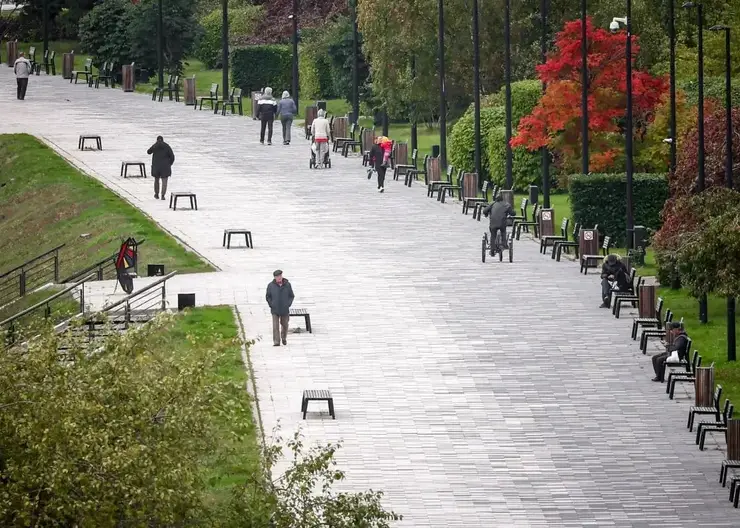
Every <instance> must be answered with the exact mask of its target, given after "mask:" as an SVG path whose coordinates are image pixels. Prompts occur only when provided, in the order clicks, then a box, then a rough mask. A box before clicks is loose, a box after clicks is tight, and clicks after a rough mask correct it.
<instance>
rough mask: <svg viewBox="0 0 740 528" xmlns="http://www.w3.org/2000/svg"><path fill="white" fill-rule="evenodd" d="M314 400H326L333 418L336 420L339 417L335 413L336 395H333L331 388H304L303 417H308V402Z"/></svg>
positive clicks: (302, 400)
mask: <svg viewBox="0 0 740 528" xmlns="http://www.w3.org/2000/svg"><path fill="white" fill-rule="evenodd" d="M312 401H325V402H326V403H327V404H328V405H329V415H330V416H331V417H332V420H336V419H337V417H336V415H335V414H334V397H333V396H332V395H331V391H329V390H304V391H303V398H302V399H301V412H302V413H303V419H304V420H305V419H306V413H307V412H308V402H312Z"/></svg>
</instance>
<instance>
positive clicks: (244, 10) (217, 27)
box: [195, 5, 263, 69]
mask: <svg viewBox="0 0 740 528" xmlns="http://www.w3.org/2000/svg"><path fill="white" fill-rule="evenodd" d="M262 12H263V8H262V6H253V5H244V6H240V7H236V8H229V42H230V43H231V44H232V45H233V44H234V43H235V42H237V41H239V40H243V39H246V38H248V37H250V36H252V33H253V32H254V28H255V27H256V25H257V20H258V19H259V17H260V16H261V15H262ZM222 20H223V18H222V12H221V8H218V9H214V10H213V11H211V12H210V13H208V14H207V15H205V16H204V17H202V18H201V19H200V26H201V28H203V32H202V34H201V36H200V38H199V39H198V43H197V45H196V47H195V56H196V58H197V59H198V60H200V61H201V62H203V64H204V65H205V67H206V68H209V69H214V68H220V67H221V65H222V62H223V61H222V57H223V55H222V49H223V47H222V42H221V34H222V32H223V24H222V23H221V22H222Z"/></svg>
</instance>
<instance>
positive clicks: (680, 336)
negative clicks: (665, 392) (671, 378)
mask: <svg viewBox="0 0 740 528" xmlns="http://www.w3.org/2000/svg"><path fill="white" fill-rule="evenodd" d="M668 331H669V332H673V342H672V343H671V346H669V347H666V351H665V352H663V353H661V354H656V355H654V356H653V358H652V359H653V370H654V371H655V377H654V378H653V381H659V382H661V383H662V382H663V379H664V378H665V363H666V360H667V359H668V358H669V357H670V355H671V353H673V352H678V358H679V359H688V357H689V350H688V345H689V336H687V335H686V332H685V331H684V329H683V326H682V325H681V323H671V324H670V326H669V327H668Z"/></svg>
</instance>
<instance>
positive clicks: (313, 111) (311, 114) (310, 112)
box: [303, 106, 319, 139]
mask: <svg viewBox="0 0 740 528" xmlns="http://www.w3.org/2000/svg"><path fill="white" fill-rule="evenodd" d="M318 113H319V109H318V107H316V106H307V107H306V114H305V115H306V118H305V120H304V121H303V127H304V129H305V133H306V139H311V125H313V120H314V119H316V116H317V115H318Z"/></svg>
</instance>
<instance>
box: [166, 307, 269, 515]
mask: <svg viewBox="0 0 740 528" xmlns="http://www.w3.org/2000/svg"><path fill="white" fill-rule="evenodd" d="M238 335H239V332H238V330H237V323H236V321H235V318H234V313H233V311H232V309H231V307H228V306H216V307H208V308H196V309H193V310H188V311H186V312H185V315H184V316H183V317H180V318H178V319H176V323H175V325H174V326H173V327H172V329H171V330H169V332H168V335H167V338H166V339H165V340H164V342H163V344H164V345H165V346H168V347H169V348H170V350H173V351H174V352H175V353H177V354H188V353H192V351H193V347H203V349H204V350H205V349H206V348H208V347H212V346H213V344H214V342H216V340H218V339H226V340H233V339H235V338H237V337H238ZM188 336H190V339H188ZM228 352H229V353H228V354H227V355H226V357H225V358H224V359H223V360H222V361H221V363H220V364H218V365H217V367H216V369H215V370H214V372H213V376H214V379H219V380H220V381H229V382H233V383H235V384H238V385H240V386H242V387H244V391H243V395H244V399H245V401H247V400H249V395H248V394H247V391H246V386H247V385H246V384H247V382H248V375H247V371H246V367H245V366H244V363H243V362H242V356H241V348H240V346H239V345H238V343H237V342H235V343H234V344H233V346H229V348H228ZM249 409H250V413H249V414H250V415H249V416H248V422H249V423H250V424H251V426H250V427H249V430H248V431H246V434H244V436H243V438H244V440H243V441H241V442H239V441H238V440H236V438H237V433H239V432H240V431H235V430H234V428H233V427H232V424H230V423H228V422H225V421H224V420H223V419H220V418H219V417H218V416H217V415H215V414H214V417H213V426H214V427H216V428H218V429H219V430H220V433H219V434H220V436H221V437H222V438H223V445H224V447H225V448H226V449H225V450H224V452H223V453H213V454H212V456H209V457H208V458H207V459H206V460H205V461H204V470H205V471H206V478H207V480H208V483H209V490H210V494H211V497H212V500H213V501H215V502H216V503H219V502H225V501H228V499H229V498H230V494H231V490H232V488H233V487H234V486H236V485H237V484H239V483H243V482H245V481H246V480H247V477H248V476H249V475H252V474H256V473H257V472H258V471H259V468H260V463H261V458H260V457H261V453H260V446H259V441H258V429H257V426H256V425H255V422H254V417H253V416H252V415H251V414H252V413H251V406H249ZM241 433H244V431H241Z"/></svg>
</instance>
